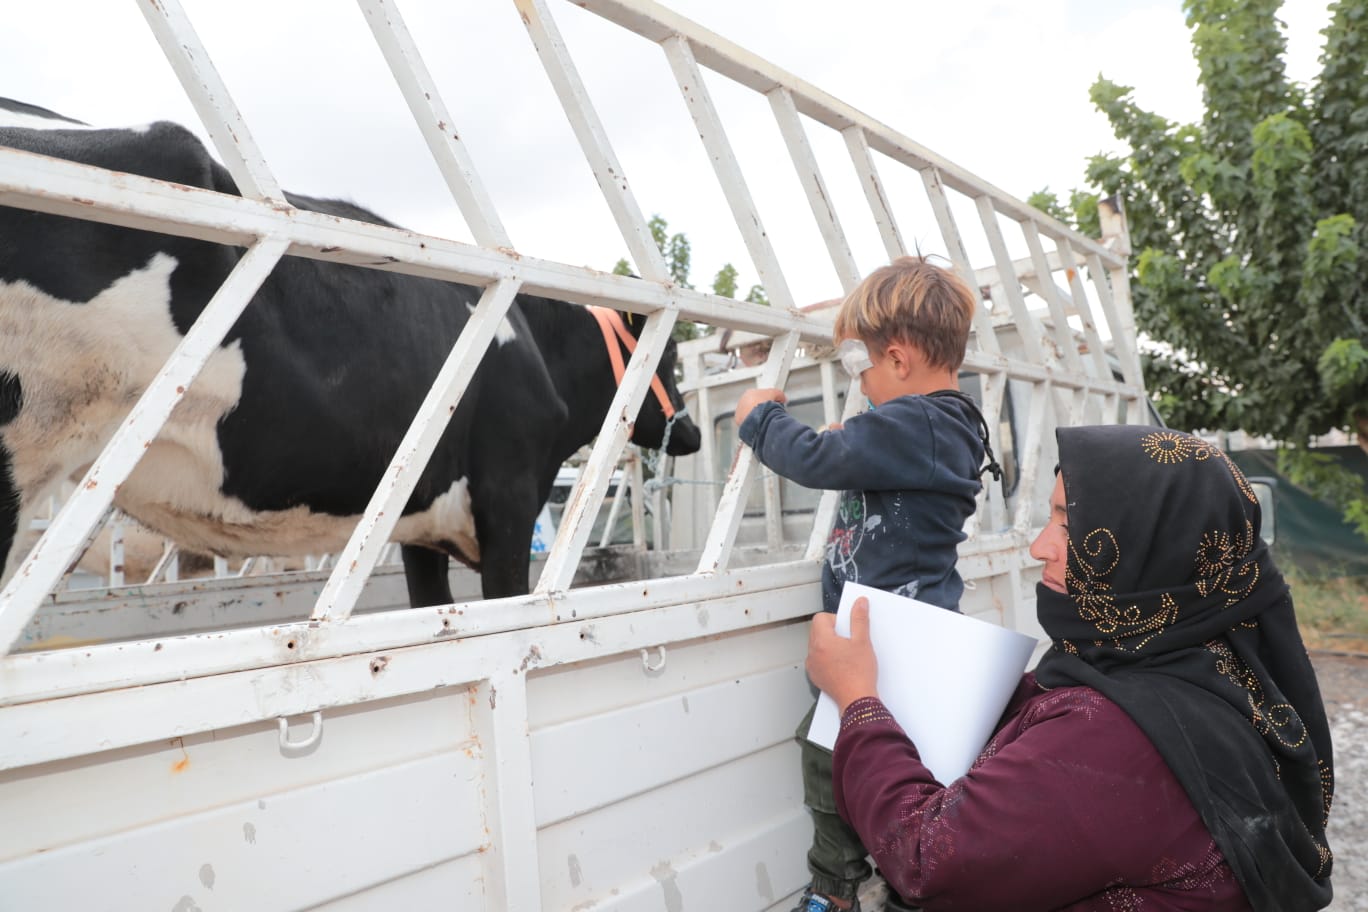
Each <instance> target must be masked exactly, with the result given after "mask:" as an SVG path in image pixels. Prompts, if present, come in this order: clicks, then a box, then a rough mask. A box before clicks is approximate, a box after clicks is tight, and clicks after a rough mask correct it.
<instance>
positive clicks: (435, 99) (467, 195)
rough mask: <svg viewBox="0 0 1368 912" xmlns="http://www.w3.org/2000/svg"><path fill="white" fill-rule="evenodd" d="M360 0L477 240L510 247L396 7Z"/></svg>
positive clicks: (444, 176)
mask: <svg viewBox="0 0 1368 912" xmlns="http://www.w3.org/2000/svg"><path fill="white" fill-rule="evenodd" d="M357 3H358V5H359V6H360V7H361V11H362V12H363V13H364V14H365V16H366V23H367V24H368V25H369V26H370V29H371V33H372V34H373V35H374V36H375V41H376V44H378V45H379V47H380V51H381V53H382V54H384V57H385V63H386V64H387V65H388V66H389V69H390V73H391V74H393V76H394V79H395V82H397V83H398V85H399V90H400V91H401V92H402V93H403V95H404V100H405V101H406V102H407V103H408V106H409V112H410V113H411V114H412V115H413V119H414V121H415V122H416V123H417V124H418V129H419V131H420V132H421V133H422V134H423V139H424V140H425V141H426V142H427V145H428V150H429V151H430V152H431V153H432V157H433V160H434V161H435V162H436V163H437V168H438V170H440V171H441V173H442V177H443V178H444V179H445V180H446V184H447V187H448V188H449V189H450V190H451V195H452V198H453V199H455V201H456V204H457V206H459V207H460V209H461V213H462V214H463V215H464V216H465V219H466V224H467V225H469V226H470V230H471V233H472V234H474V236H475V241H476V243H478V244H479V245H480V246H482V247H505V248H509V249H511V248H512V247H513V242H512V241H511V240H509V238H508V232H507V231H506V230H505V229H504V226H503V222H502V221H501V220H500V219H499V213H498V211H497V210H496V209H495V207H494V201H493V200H491V199H490V198H489V193H488V192H487V191H486V190H485V188H484V184H483V182H482V181H481V180H480V178H479V174H478V173H477V172H476V170H475V163H474V162H473V161H472V160H471V158H470V154H469V153H468V152H467V151H466V148H465V144H464V143H462V142H461V140H460V136H459V134H458V133H457V131H456V125H455V122H454V121H453V120H452V117H451V115H450V113H448V111H447V107H446V104H445V102H443V101H442V96H441V94H440V93H439V92H438V90H437V84H436V82H435V81H434V80H433V78H432V75H431V74H430V73H429V72H428V68H427V65H426V64H425V63H424V62H423V58H422V56H421V55H420V54H419V53H418V46H417V45H416V44H415V43H414V41H413V37H412V36H411V35H410V34H409V30H408V26H406V25H405V24H404V20H403V18H402V17H401V16H400V15H399V9H398V7H397V6H396V5H395V4H393V3H386V2H384V0H357Z"/></svg>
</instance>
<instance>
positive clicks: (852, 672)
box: [807, 598, 879, 712]
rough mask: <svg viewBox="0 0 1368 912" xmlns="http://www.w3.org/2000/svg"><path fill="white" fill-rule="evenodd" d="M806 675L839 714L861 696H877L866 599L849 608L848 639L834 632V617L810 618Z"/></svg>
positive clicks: (877, 677) (877, 673)
mask: <svg viewBox="0 0 1368 912" xmlns="http://www.w3.org/2000/svg"><path fill="white" fill-rule="evenodd" d="M807 673H808V677H810V678H811V679H812V683H813V684H816V685H817V686H818V687H820V688H821V689H822V690H823V691H824V692H825V693H826V694H827V695H828V696H829V697H831V699H833V700H835V701H836V705H837V707H839V708H840V710H841V712H845V708H846V707H847V706H849V705H850V704H851V703H853V702H855V701H856V700H858V699H859V698H860V697H876V696H878V681H879V663H878V660H877V659H875V658H874V647H873V645H871V643H870V641H869V600H868V599H865V598H859V599H856V600H855V604H854V605H853V606H852V607H851V609H850V638H849V639H847V638H846V637H843V636H841V635H840V634H838V633H837V632H836V615H834V614H829V613H826V612H823V613H821V614H819V615H817V616H816V617H814V618H813V619H812V629H811V631H810V632H809V634H808V656H807Z"/></svg>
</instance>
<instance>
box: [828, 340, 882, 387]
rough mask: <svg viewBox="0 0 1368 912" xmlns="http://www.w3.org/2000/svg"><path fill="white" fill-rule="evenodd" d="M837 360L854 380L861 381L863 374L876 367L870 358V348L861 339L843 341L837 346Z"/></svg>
mask: <svg viewBox="0 0 1368 912" xmlns="http://www.w3.org/2000/svg"><path fill="white" fill-rule="evenodd" d="M836 358H837V360H839V361H840V362H841V366H842V367H844V368H845V370H846V373H847V374H850V379H852V380H859V379H860V375H861V374H863V373H864V372H865V371H867V370H869V369H870V368H871V367H873V366H874V362H873V361H872V360H870V357H869V347H868V346H867V345H865V344H864V342H862V341H861V340H859V339H842V340H841V344H840V345H838V346H836Z"/></svg>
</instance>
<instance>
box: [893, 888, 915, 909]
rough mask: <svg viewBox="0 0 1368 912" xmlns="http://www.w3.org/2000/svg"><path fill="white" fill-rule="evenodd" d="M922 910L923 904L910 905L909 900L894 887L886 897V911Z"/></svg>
mask: <svg viewBox="0 0 1368 912" xmlns="http://www.w3.org/2000/svg"><path fill="white" fill-rule="evenodd" d="M920 910H921V906H913V905H909V904H908V903H907V900H905V899H903V898H902V897H901V896H899V895H898V894H897V893H894V892H893V890H892V889H890V890H889V891H888V895H887V896H885V897H884V912H920Z"/></svg>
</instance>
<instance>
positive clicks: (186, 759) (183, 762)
mask: <svg viewBox="0 0 1368 912" xmlns="http://www.w3.org/2000/svg"><path fill="white" fill-rule="evenodd" d="M176 743H177V744H179V745H180V749H181V758H180V759H179V760H177V761H176V762H175V763H173V764H171V772H172V773H183V772H185V771H186V770H187V769H189V768H190V755H189V754H187V753H186V752H185V740H184V739H183V738H177V739H176Z"/></svg>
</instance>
